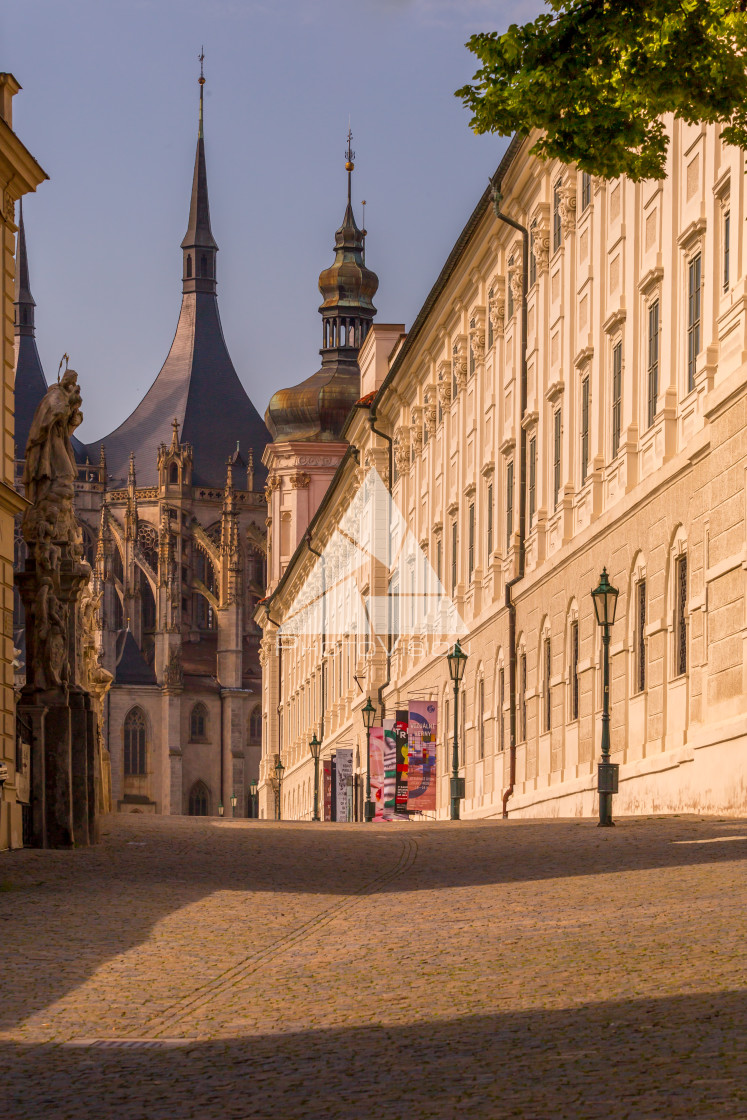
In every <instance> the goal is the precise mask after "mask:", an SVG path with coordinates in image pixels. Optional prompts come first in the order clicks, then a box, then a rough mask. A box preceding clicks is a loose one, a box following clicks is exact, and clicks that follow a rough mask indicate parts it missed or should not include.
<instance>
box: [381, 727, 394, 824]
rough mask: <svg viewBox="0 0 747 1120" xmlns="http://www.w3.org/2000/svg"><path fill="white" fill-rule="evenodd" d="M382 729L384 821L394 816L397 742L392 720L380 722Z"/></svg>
mask: <svg viewBox="0 0 747 1120" xmlns="http://www.w3.org/2000/svg"><path fill="white" fill-rule="evenodd" d="M382 725H383V728H384V813H383V817H384V820H385V821H390V820H391V819H392V817H393V816H394V814H395V809H396V806H395V788H396V784H397V740H396V736H395V731H394V720H393V719H385V720H382Z"/></svg>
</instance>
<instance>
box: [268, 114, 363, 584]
mask: <svg viewBox="0 0 747 1120" xmlns="http://www.w3.org/2000/svg"><path fill="white" fill-rule="evenodd" d="M351 141H352V133H351V132H348V147H347V152H346V160H345V170H346V171H347V176H348V184H347V185H348V197H347V205H346V207H345V214H344V216H343V220H342V225H341V226H340V228H339V229H338V230H337V232H336V233H335V246H334V251H335V259H334V261H333V263H332V264H331V265H330V266H329V268H325V269H324V270H323V271H322V273H321V275H320V276H319V290H320V292H321V294H322V304H321V306H320V308H319V313H320V315H321V317H322V348H321V351H320V353H321V356H322V367H321V369H320V370H318V371H317V373H315V374H313V375H312V376H311V377H308V378H307V379H306V380H305V381H302V382H301V383H300V384H299V385H294V386H293V387H292V388H290V389H280V390H278V392H277V393H275V394H274V395H273V396H272V398H271V399H270V403H269V406H268V408H267V412H266V414H265V420H266V423H267V427H268V428H269V429H270V432H271V433H272V435H273V442H272V443H271V444H268V446H267V448H266V450H265V455H264V459H263V462H264V463H265V464H266V466H267V468H268V477H267V490H266V493H267V500H268V506H269V511H268V512H269V518H268V525H269V529H268V590H269V591H272V590H273V588H274V587H275V586H276V584H277V582H278V580H279V579H280V577H281V576H282V574H283V571H284V570H285V566H286V564H287V563H288V560H289V559H290V557H291V556H292V555H293V552H294V551H295V549H296V547H297V545H298V542H299V541H300V540H301V537H302V536H303V534H304V533H305V532H306V529H307V528H308V525H309V522H310V521H311V519H312V517H313V516H314V513H315V512H316V510H317V508H318V506H319V503H320V501H321V500H322V497H323V496H324V494H325V492H326V490H327V487H328V485H329V483H330V481H331V479H332V476H333V475H334V473H335V471H336V469H337V467H338V465H339V462H340V460H341V459H342V457H343V455H344V454H345V450H346V448H347V443H346V442H345V440H344V439H343V438H342V431H343V428H344V425H345V421H346V419H347V417H348V415H349V413H350V410H351V409H352V408H354V406H355V404H356V402H357V401H358V399H359V397H360V368H359V366H358V353H359V351H360V348H361V346H362V344H363V341H364V339H365V337H366V335H367V334H368V332H369V330H370V327H371V323H372V322H373V318H374V315H375V314H376V308H375V307H374V304H373V297H374V296H375V294H376V290H377V288H378V286H379V280H378V277H377V276H376V273H375V272H372V271H371V269H369V268H367V267H366V263H365V236H366V232H365V230H361V229H359V228H358V225H357V224H356V221H355V216H354V214H353V204H352V181H353V170H354V168H355V164H354V162H353V160H354V156H355V153H354V152H353V151H352V148H351Z"/></svg>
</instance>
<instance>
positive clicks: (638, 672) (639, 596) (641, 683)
mask: <svg viewBox="0 0 747 1120" xmlns="http://www.w3.org/2000/svg"><path fill="white" fill-rule="evenodd" d="M635 595H636V628H635V690H636V692H643V690H644V689H645V687H646V581H645V579H641V580H639V581H638V583H637V584H636V588H635Z"/></svg>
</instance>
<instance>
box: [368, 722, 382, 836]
mask: <svg viewBox="0 0 747 1120" xmlns="http://www.w3.org/2000/svg"><path fill="white" fill-rule="evenodd" d="M384 750H385V748H384V728H383V727H372V728H371V747H370V754H371V800H372V801H373V803H374V820H376V821H381V820H383V819H384Z"/></svg>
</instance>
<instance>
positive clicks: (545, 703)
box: [542, 635, 552, 732]
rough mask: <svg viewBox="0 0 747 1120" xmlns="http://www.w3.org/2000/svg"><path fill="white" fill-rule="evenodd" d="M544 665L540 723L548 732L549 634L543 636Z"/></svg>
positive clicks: (549, 720)
mask: <svg viewBox="0 0 747 1120" xmlns="http://www.w3.org/2000/svg"><path fill="white" fill-rule="evenodd" d="M543 653H544V655H545V656H544V665H543V679H542V694H543V695H542V701H543V703H542V708H543V712H542V716H543V719H542V724H543V730H544V731H545V732H548V731H549V730H550V727H551V723H552V697H551V694H550V677H551V676H552V651H551V648H550V637H549V635H548V636H547V637H546V638H545V640H544V643H543Z"/></svg>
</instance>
